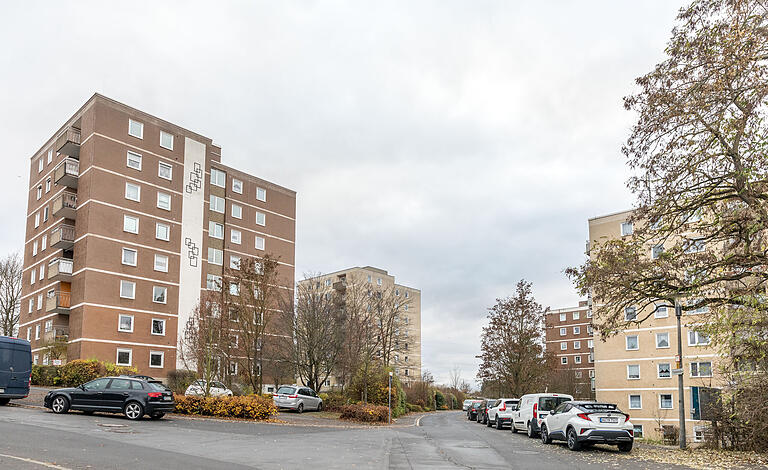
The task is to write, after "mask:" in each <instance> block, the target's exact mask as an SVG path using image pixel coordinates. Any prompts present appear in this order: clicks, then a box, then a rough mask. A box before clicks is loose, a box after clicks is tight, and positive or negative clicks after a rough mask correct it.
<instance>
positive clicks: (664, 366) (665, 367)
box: [656, 362, 672, 379]
mask: <svg viewBox="0 0 768 470" xmlns="http://www.w3.org/2000/svg"><path fill="white" fill-rule="evenodd" d="M656 367H657V368H658V372H659V374H658V377H659V378H660V379H668V378H670V377H672V364H670V363H669V362H661V363H659V364H657V366H656Z"/></svg>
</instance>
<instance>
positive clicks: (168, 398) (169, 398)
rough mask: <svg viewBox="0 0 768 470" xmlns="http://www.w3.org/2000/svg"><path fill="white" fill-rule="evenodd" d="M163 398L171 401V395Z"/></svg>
mask: <svg viewBox="0 0 768 470" xmlns="http://www.w3.org/2000/svg"><path fill="white" fill-rule="evenodd" d="M163 400H165V401H171V397H163Z"/></svg>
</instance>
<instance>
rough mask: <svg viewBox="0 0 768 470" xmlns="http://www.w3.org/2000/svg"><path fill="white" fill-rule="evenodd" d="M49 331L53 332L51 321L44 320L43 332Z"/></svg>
mask: <svg viewBox="0 0 768 470" xmlns="http://www.w3.org/2000/svg"><path fill="white" fill-rule="evenodd" d="M51 330H53V320H46V321H45V332H46V333H48V332H49V331H51Z"/></svg>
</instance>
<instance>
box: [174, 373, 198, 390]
mask: <svg viewBox="0 0 768 470" xmlns="http://www.w3.org/2000/svg"><path fill="white" fill-rule="evenodd" d="M195 379H197V374H196V373H195V371H191V370H186V369H174V370H171V371H168V388H170V389H171V390H173V393H181V394H183V393H184V392H186V391H187V387H189V386H190V384H192V382H194V381H195Z"/></svg>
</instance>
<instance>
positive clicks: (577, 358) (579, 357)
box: [573, 356, 581, 364]
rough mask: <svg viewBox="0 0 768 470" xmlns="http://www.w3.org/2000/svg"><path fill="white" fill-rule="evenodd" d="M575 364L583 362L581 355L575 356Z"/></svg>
mask: <svg viewBox="0 0 768 470" xmlns="http://www.w3.org/2000/svg"><path fill="white" fill-rule="evenodd" d="M573 363H574V364H581V356H573Z"/></svg>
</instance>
